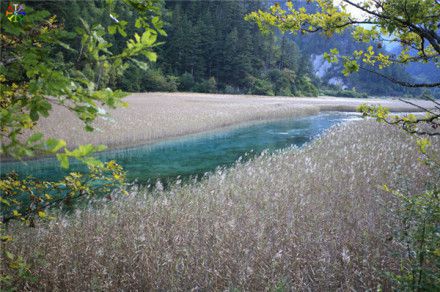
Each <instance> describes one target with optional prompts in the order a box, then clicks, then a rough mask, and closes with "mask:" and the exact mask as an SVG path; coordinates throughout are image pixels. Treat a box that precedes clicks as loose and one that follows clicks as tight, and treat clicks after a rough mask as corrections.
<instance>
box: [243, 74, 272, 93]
mask: <svg viewBox="0 0 440 292" xmlns="http://www.w3.org/2000/svg"><path fill="white" fill-rule="evenodd" d="M249 83H250V84H251V87H250V93H251V94H256V95H270V96H272V95H275V93H274V91H273V86H272V84H271V83H270V81H268V80H266V79H259V78H255V77H249Z"/></svg>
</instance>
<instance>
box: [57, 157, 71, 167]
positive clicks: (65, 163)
mask: <svg viewBox="0 0 440 292" xmlns="http://www.w3.org/2000/svg"><path fill="white" fill-rule="evenodd" d="M57 159H58V161H59V162H60V165H61V167H62V168H64V169H67V168H69V157H68V156H67V155H66V154H61V153H58V154H57Z"/></svg>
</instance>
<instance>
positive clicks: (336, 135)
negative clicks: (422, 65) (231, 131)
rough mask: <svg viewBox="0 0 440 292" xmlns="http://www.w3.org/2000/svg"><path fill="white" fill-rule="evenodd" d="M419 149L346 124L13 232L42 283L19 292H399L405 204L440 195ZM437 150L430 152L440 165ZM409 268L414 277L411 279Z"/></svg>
mask: <svg viewBox="0 0 440 292" xmlns="http://www.w3.org/2000/svg"><path fill="white" fill-rule="evenodd" d="M415 140H416V139H415V138H414V137H411V136H410V135H407V134H406V133H405V132H404V131H402V130H400V129H399V128H397V127H391V126H387V125H383V124H379V123H377V122H375V121H359V122H353V123H346V124H343V125H341V126H339V127H336V128H333V129H332V130H330V131H328V132H326V134H324V135H323V136H322V137H321V138H320V139H318V140H317V141H315V142H313V143H312V144H311V145H309V146H308V147H305V148H302V149H285V150H283V151H280V152H278V153H277V154H274V155H263V156H260V157H257V158H255V159H253V160H252V161H248V162H241V163H238V164H237V165H236V166H234V167H233V168H230V169H219V170H218V171H216V172H215V173H214V174H212V175H211V176H209V177H207V178H206V179H204V180H202V181H201V182H199V183H194V184H178V183H176V185H175V186H172V187H171V189H170V190H165V191H163V190H162V189H160V188H159V189H158V190H156V191H153V192H148V191H139V190H133V191H132V192H130V195H128V196H120V197H114V198H113V199H112V200H111V201H107V202H104V201H103V202H102V204H98V205H96V206H95V208H92V207H91V208H87V209H84V210H77V211H76V212H74V213H73V214H71V215H67V214H65V215H59V216H57V218H56V219H54V220H50V221H47V222H45V221H37V222H36V227H35V228H28V227H26V226H23V225H22V224H14V225H11V226H10V228H11V230H15V234H14V237H15V240H14V242H13V244H11V251H12V252H13V253H14V254H16V255H20V256H22V257H23V258H24V260H25V261H26V263H28V264H29V265H30V267H31V271H32V276H33V277H34V278H35V281H33V282H31V281H27V278H24V277H23V278H19V279H18V281H19V282H17V286H18V288H19V290H20V288H21V289H22V290H49V291H51V290H65V291H88V290H111V291H113V290H132V291H140V290H142V291H150V290H165V291H169V290H170V291H180V290H183V291H186V290H214V291H224V290H243V291H256V290H277V289H278V290H293V291H297V290H298V291H303V290H312V291H327V290H330V291H331V290H347V291H348V290H349V291H351V290H356V291H357V290H361V291H363V290H373V289H377V287H380V288H382V289H383V290H385V291H387V290H391V283H390V281H389V279H388V278H387V274H386V273H387V272H391V273H396V274H397V275H399V273H400V271H401V270H400V269H401V267H402V266H401V265H402V263H407V261H405V259H406V250H405V246H404V245H403V244H401V242H399V238H393V237H392V235H393V234H394V232H395V231H396V230H400V229H399V228H400V225H399V222H400V221H399V220H396V217H395V213H394V212H390V210H395V208H396V202H395V200H394V199H393V196H392V195H391V194H390V193H387V192H386V191H384V189H383V188H382V187H381V186H383V185H384V184H387V185H388V186H389V187H390V188H391V189H399V190H401V191H402V192H404V193H405V194H406V193H408V194H418V193H420V192H421V191H423V190H425V187H426V185H429V184H438V177H436V176H435V175H434V174H435V173H433V172H432V171H431V170H430V169H429V168H428V167H427V166H426V165H425V164H423V163H419V162H418V159H419V158H420V157H421V155H420V153H419V152H418V151H417V146H416V141H415ZM438 145H439V144H438V140H434V141H433V146H432V147H429V151H433V152H434V154H433V155H438V154H439V151H440V150H439V148H438ZM407 268H409V267H408V266H405V267H404V269H407Z"/></svg>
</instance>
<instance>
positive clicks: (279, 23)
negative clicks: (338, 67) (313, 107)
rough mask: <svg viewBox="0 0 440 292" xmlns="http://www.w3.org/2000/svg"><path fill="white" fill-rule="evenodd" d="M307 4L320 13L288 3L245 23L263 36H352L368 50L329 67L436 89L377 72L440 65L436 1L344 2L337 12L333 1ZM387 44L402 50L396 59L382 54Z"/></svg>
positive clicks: (336, 55) (334, 55) (335, 57)
mask: <svg viewBox="0 0 440 292" xmlns="http://www.w3.org/2000/svg"><path fill="white" fill-rule="evenodd" d="M308 2H314V3H316V4H317V6H318V9H317V10H316V11H313V12H310V11H307V9H306V8H305V7H299V8H296V7H294V4H293V2H292V1H288V2H287V3H286V7H282V5H280V4H279V3H275V4H274V5H273V6H271V7H270V9H269V10H268V11H262V10H258V11H254V12H252V13H249V14H248V15H247V16H246V19H247V20H249V21H253V22H255V23H256V24H257V25H258V27H259V28H260V29H261V30H262V31H268V30H269V28H271V27H277V28H279V29H280V30H281V32H287V31H289V32H293V33H298V32H300V33H301V34H308V33H315V32H319V33H322V34H324V35H325V36H328V37H330V36H333V35H334V34H342V33H344V32H345V31H346V30H351V35H352V37H353V39H354V40H356V41H358V42H363V43H366V44H368V47H367V48H365V49H359V50H356V49H355V50H353V51H352V52H351V54H350V55H343V54H340V52H339V50H337V49H332V50H330V52H328V53H326V54H325V58H326V59H327V61H329V62H330V63H337V62H339V61H341V62H342V63H343V73H344V75H348V74H351V73H353V72H357V71H358V70H360V69H363V70H365V71H367V72H373V73H375V74H378V75H379V76H381V77H384V78H386V79H388V80H390V81H392V82H395V83H397V84H399V85H403V86H407V87H437V86H440V83H439V82H431V83H411V82H408V81H406V80H399V79H396V78H394V77H393V76H389V75H385V74H383V73H380V72H379V71H380V70H382V69H384V68H387V67H390V66H391V65H392V64H408V63H411V62H416V63H417V62H422V63H427V62H434V63H436V64H438V63H439V62H440V58H439V57H440V36H439V34H438V27H437V25H438V21H439V18H440V16H439V13H440V5H438V3H437V2H436V1H435V0H405V1H401V0H378V1H367V0H364V1H352V0H342V1H341V3H342V4H341V5H339V6H337V5H336V2H335V1H326V0H311V1H308ZM348 7H350V8H354V9H357V10H358V11H361V12H363V16H361V17H356V16H353V15H352V14H351V13H350V11H349V10H348ZM359 24H364V25H359ZM385 41H387V42H391V43H397V44H399V45H400V46H401V48H402V50H401V52H400V54H399V55H398V56H397V57H396V58H395V57H393V56H392V54H389V53H388V52H386V51H385V50H382V46H383V45H382V44H383V42H385Z"/></svg>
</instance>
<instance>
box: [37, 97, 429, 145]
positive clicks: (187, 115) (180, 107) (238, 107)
mask: <svg viewBox="0 0 440 292" xmlns="http://www.w3.org/2000/svg"><path fill="white" fill-rule="evenodd" d="M125 101H127V102H128V104H129V106H128V107H127V108H119V109H116V110H111V111H108V113H109V114H110V118H107V119H103V118H100V119H99V120H98V121H96V123H95V126H96V129H95V131H94V132H92V133H85V131H84V130H83V125H82V124H81V123H80V122H79V121H78V119H77V118H76V117H75V116H74V115H73V114H72V113H71V112H68V111H67V110H66V109H64V108H61V107H59V106H54V108H53V109H52V113H51V115H50V117H49V118H45V119H41V120H40V121H39V125H38V127H37V128H36V131H41V132H43V133H44V134H45V135H46V136H47V137H58V138H63V139H65V140H66V141H67V142H68V145H69V146H70V147H74V146H77V145H80V144H88V143H92V144H105V145H107V146H108V147H109V149H118V148H126V147H134V146H138V145H145V144H151V143H156V142H160V141H164V140H168V139H174V138H178V137H182V136H186V135H191V134H197V133H204V132H210V131H213V130H222V129H225V128H228V127H234V126H241V125H245V124H246V123H254V122H259V121H267V120H276V119H283V118H288V117H302V116H307V115H313V114H318V113H320V112H325V111H351V112H354V111H356V108H357V106H359V105H360V104H362V103H368V104H371V105H377V104H382V105H384V106H386V107H388V108H390V110H391V111H394V112H402V111H406V112H409V111H419V109H417V108H415V107H413V106H411V105H408V104H405V103H403V102H401V101H398V100H392V99H373V98H369V99H355V98H340V97H325V96H324V97H318V98H308V97H295V98H292V97H267V96H250V95H224V94H200V93H157V92H156V93H134V94H131V95H130V96H128V97H127V98H126V99H125ZM422 104H424V102H422Z"/></svg>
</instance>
